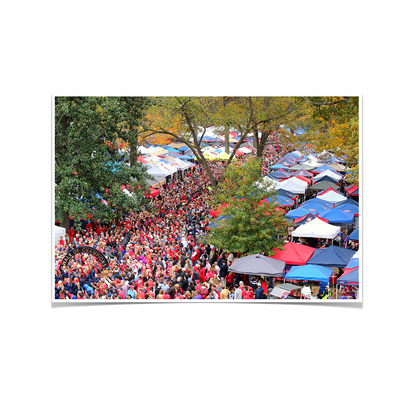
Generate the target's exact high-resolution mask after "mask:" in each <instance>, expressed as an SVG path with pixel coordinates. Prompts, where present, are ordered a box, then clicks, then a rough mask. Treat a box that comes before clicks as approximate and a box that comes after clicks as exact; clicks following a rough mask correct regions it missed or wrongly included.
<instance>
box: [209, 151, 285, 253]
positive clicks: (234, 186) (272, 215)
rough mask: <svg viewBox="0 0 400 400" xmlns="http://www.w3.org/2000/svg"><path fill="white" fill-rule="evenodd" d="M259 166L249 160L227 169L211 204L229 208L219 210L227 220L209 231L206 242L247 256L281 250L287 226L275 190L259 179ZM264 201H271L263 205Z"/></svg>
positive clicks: (256, 159) (222, 220)
mask: <svg viewBox="0 0 400 400" xmlns="http://www.w3.org/2000/svg"><path fill="white" fill-rule="evenodd" d="M260 164H261V160H260V159H258V158H256V157H252V158H249V159H248V161H247V163H246V164H243V165H242V164H241V163H233V164H231V165H229V166H228V167H227V168H226V170H225V180H224V181H223V183H222V184H221V187H220V190H219V191H218V192H217V194H216V196H215V200H214V201H215V203H214V205H218V204H229V206H226V207H223V208H222V209H221V213H220V215H221V216H225V217H226V218H225V219H220V220H218V222H217V227H214V228H210V230H209V231H208V233H207V235H206V240H207V242H208V243H211V244H213V245H215V246H217V247H218V248H223V249H225V250H227V251H232V252H239V253H242V254H246V255H249V254H257V253H262V252H264V253H265V254H267V255H270V254H272V253H273V252H272V249H273V248H278V249H282V246H283V244H284V239H283V238H284V237H286V236H287V233H288V229H287V228H288V226H289V225H288V223H287V221H286V218H285V217H284V215H283V212H280V211H279V210H280V209H279V208H278V204H277V203H276V201H275V200H274V196H275V195H276V191H274V190H272V189H271V187H270V186H269V185H268V184H263V181H262V179H261V178H260V174H259V170H260ZM265 198H270V199H271V201H270V202H262V200H263V199H265ZM216 221H217V220H216Z"/></svg>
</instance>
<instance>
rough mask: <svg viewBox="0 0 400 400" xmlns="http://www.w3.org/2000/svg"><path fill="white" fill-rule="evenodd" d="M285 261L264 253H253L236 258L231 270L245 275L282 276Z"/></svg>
mask: <svg viewBox="0 0 400 400" xmlns="http://www.w3.org/2000/svg"><path fill="white" fill-rule="evenodd" d="M284 268H285V263H284V262H283V261H280V260H276V259H274V258H271V257H267V256H264V255H262V254H252V255H250V256H245V257H241V258H238V259H236V260H235V261H234V262H233V263H232V265H231V266H230V267H229V271H232V272H235V273H236V274H244V275H257V276H260V275H263V276H271V277H281V276H282V275H283V270H284Z"/></svg>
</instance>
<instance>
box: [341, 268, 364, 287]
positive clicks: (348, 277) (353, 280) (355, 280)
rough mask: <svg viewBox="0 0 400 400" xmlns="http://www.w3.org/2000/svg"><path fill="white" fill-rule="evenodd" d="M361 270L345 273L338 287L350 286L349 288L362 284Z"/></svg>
mask: <svg viewBox="0 0 400 400" xmlns="http://www.w3.org/2000/svg"><path fill="white" fill-rule="evenodd" d="M359 270H360V268H356V269H354V270H353V271H349V272H347V273H344V274H343V275H342V276H341V277H340V278H338V280H337V281H336V283H337V284H338V285H349V286H358V285H359V284H360V275H359Z"/></svg>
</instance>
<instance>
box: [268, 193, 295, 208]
mask: <svg viewBox="0 0 400 400" xmlns="http://www.w3.org/2000/svg"><path fill="white" fill-rule="evenodd" d="M265 200H266V201H267V202H268V203H269V202H270V201H271V200H275V201H276V202H277V203H278V204H279V205H280V206H281V207H292V206H293V204H294V203H295V201H294V200H293V199H291V198H289V197H286V196H279V195H278V196H273V197H269V198H268V199H265Z"/></svg>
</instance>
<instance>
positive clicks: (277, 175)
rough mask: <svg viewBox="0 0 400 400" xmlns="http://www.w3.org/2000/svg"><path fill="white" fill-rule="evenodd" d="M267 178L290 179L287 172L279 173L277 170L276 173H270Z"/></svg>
mask: <svg viewBox="0 0 400 400" xmlns="http://www.w3.org/2000/svg"><path fill="white" fill-rule="evenodd" d="M269 176H270V177H271V178H272V179H288V178H290V174H289V173H287V172H285V171H279V170H276V171H274V172H271V173H270V174H269Z"/></svg>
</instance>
